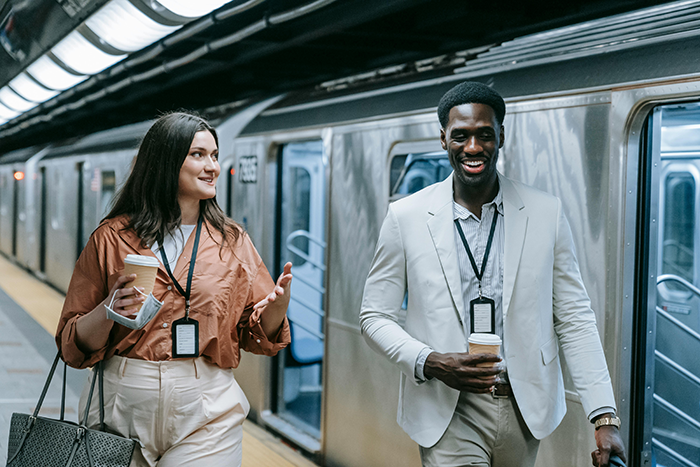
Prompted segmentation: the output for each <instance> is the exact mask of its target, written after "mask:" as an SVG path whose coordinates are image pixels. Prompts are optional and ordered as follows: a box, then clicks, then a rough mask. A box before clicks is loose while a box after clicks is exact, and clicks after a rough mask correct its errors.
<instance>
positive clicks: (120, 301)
mask: <svg viewBox="0 0 700 467" xmlns="http://www.w3.org/2000/svg"><path fill="white" fill-rule="evenodd" d="M217 158H218V139H217V135H216V131H215V130H214V128H212V127H211V126H210V125H209V124H208V123H207V122H206V121H205V120H203V119H201V118H199V117H197V116H194V115H191V114H187V113H172V114H169V115H165V116H163V117H161V118H160V119H158V120H157V121H156V122H155V123H154V124H153V126H152V127H151V129H150V130H149V131H148V133H147V134H146V136H145V137H144V140H143V142H142V143H141V147H140V148H139V151H138V155H137V157H136V161H135V164H134V167H133V170H132V172H131V174H130V176H129V178H128V180H127V181H126V184H125V185H124V188H123V189H122V190H121V192H120V194H119V195H118V197H117V199H116V202H115V204H114V208H113V209H112V211H111V212H110V213H109V215H107V217H106V218H105V220H104V221H103V222H102V223H101V224H100V226H99V227H98V228H97V230H95V232H94V233H93V234H92V236H91V237H90V240H89V241H88V244H87V245H86V247H85V249H84V250H83V252H82V254H81V255H80V258H79V259H78V262H77V263H76V266H75V270H74V272H73V277H72V279H71V283H70V287H69V289H68V294H67V295H66V300H65V303H64V306H63V312H62V314H61V319H60V322H59V325H58V330H57V334H56V341H57V343H58V347H59V349H60V351H61V354H62V357H63V359H64V360H65V361H66V362H67V363H68V364H69V365H71V366H73V367H76V368H86V367H89V366H92V365H95V364H96V363H97V362H99V361H101V360H104V361H105V370H104V371H105V423H106V426H107V428H108V430H109V431H113V432H115V433H118V434H120V435H122V436H126V437H129V438H133V439H136V440H137V441H138V443H139V445H140V447H137V449H136V452H135V453H134V458H133V462H132V466H138V467H142V466H144V467H145V466H151V467H152V466H155V465H157V466H158V467H171V466H202V465H208V466H210V467H215V466H232V465H240V464H241V443H242V427H241V425H242V423H243V420H244V419H245V417H246V415H247V413H248V410H249V405H248V401H247V400H246V398H245V395H244V394H243V392H242V391H241V389H240V387H239V386H238V384H237V383H236V380H235V379H234V377H233V372H232V371H231V369H232V368H235V367H236V366H238V363H239V361H240V349H244V350H247V351H249V352H253V353H256V354H263V355H275V354H276V353H277V352H278V351H279V350H280V349H282V348H283V347H285V346H286V345H287V344H288V343H289V341H290V337H289V324H288V322H287V319H286V317H285V313H286V309H287V305H288V304H289V297H290V284H291V278H292V276H291V274H290V271H291V263H287V264H286V265H285V267H284V272H283V273H282V274H281V275H280V277H279V279H278V281H277V284H275V283H274V282H273V281H272V279H271V277H270V275H269V273H268V272H267V269H266V268H265V265H264V264H263V263H262V260H261V258H260V256H259V255H258V253H257V251H256V250H255V247H254V246H253V244H252V243H251V241H250V238H249V237H248V235H247V234H246V233H245V232H244V231H243V230H242V229H241V228H240V227H239V226H238V225H237V224H235V223H234V222H233V221H232V220H230V219H228V218H227V217H226V216H225V215H224V213H223V211H222V210H221V208H219V206H218V204H217V203H216V200H215V196H216V180H217V177H218V176H219V173H220V170H221V169H220V167H219V163H218V160H217ZM197 239H198V241H196V240H197ZM161 246H162V247H161ZM128 254H137V255H146V256H156V257H157V258H158V259H159V260H160V261H161V264H160V265H159V270H158V273H157V277H156V283H155V286H154V289H153V292H152V295H153V297H154V298H155V299H157V300H158V301H160V302H162V307H161V308H160V310H159V311H158V313H157V314H156V315H155V316H154V317H153V318H152V320H151V321H150V322H148V323H147V324H146V325H145V326H144V327H143V328H142V329H140V330H134V329H130V328H129V327H127V326H122V325H121V324H116V323H115V322H114V321H112V320H110V319H108V317H107V311H106V310H107V308H109V309H110V310H111V311H113V312H115V313H117V314H119V315H122V316H126V317H130V318H133V316H134V315H135V314H136V312H135V311H134V309H135V308H134V307H135V305H140V304H143V303H144V301H145V300H146V298H145V297H144V296H143V293H142V292H143V289H142V288H136V287H125V284H127V283H128V282H130V281H132V280H133V279H134V278H135V275H130V276H124V275H122V271H123V270H124V259H125V257H126V256H127V255H128ZM191 258H194V268H191V267H190V266H191V264H192V261H191ZM166 266H168V267H166ZM188 283H189V285H187V284H188ZM137 289H138V290H137ZM186 296H189V300H187V299H186ZM188 305H189V306H188ZM112 316H114V315H112ZM194 322H197V325H198V329H195V327H194V326H192V324H193V323H194ZM127 324H129V322H127ZM183 324H187V325H190V326H189V327H181V326H182V325H183ZM173 326H175V327H176V329H173ZM183 330H186V331H187V332H190V331H192V333H191V334H190V337H193V336H195V337H194V339H192V340H191V341H189V342H188V341H187V340H186V339H185V338H183V337H182V336H183V335H184V334H182V333H181V331H183ZM178 336H179V337H178ZM185 337H186V336H185ZM178 339H180V340H179V341H178ZM173 340H175V341H177V342H175V343H174V342H173ZM195 342H196V343H198V347H199V349H198V351H197V349H196V344H195ZM183 349H184V350H183ZM180 354H184V355H188V354H192V358H177V357H179V356H182V355H180ZM194 357H196V358H194ZM88 384H89V382H88ZM86 399H87V391H83V396H82V397H81V401H80V405H81V407H83V408H84V407H85V404H86V403H87V401H86ZM83 408H81V411H80V413H81V414H82V413H83V410H84V409H83ZM98 414H99V402H98V399H97V396H96V395H95V396H94V400H93V403H92V405H91V410H90V416H89V417H88V418H89V419H88V420H87V421H84V423H85V422H86V425H88V426H96V425H97V424H98ZM204 462H207V464H205V463H204Z"/></svg>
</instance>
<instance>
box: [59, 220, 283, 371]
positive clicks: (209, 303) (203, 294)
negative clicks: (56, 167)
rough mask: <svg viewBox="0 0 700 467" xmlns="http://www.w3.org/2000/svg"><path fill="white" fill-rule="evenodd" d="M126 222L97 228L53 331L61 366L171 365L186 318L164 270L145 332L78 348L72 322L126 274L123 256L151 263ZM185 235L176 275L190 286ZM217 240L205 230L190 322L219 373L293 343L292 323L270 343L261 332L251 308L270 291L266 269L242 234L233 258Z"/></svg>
mask: <svg viewBox="0 0 700 467" xmlns="http://www.w3.org/2000/svg"><path fill="white" fill-rule="evenodd" d="M126 224H127V218H126V217H117V218H114V219H108V220H105V221H104V222H102V224H100V226H99V227H98V228H97V230H95V232H93V234H92V236H91V237H90V240H89V241H88V244H87V246H86V247H85V249H84V250H83V252H82V253H81V255H80V258H78V262H77V263H76V265H75V270H74V271H73V277H72V278H71V281H70V286H69V288H68V294H67V295H66V300H65V303H64V305H63V311H62V313H61V319H60V321H59V323H58V329H57V331H56V343H57V344H58V348H59V350H60V351H61V354H62V356H63V359H64V360H65V361H66V362H67V363H68V364H69V365H70V366H73V367H75V368H86V367H89V366H92V365H94V364H95V363H97V362H98V361H100V360H103V359H108V358H110V357H111V356H113V355H121V356H124V357H129V358H138V359H141V360H150V361H161V360H170V359H171V358H172V332H171V329H170V327H171V324H172V322H173V321H175V320H178V319H180V318H183V317H184V316H185V298H184V297H183V296H182V295H180V294H179V293H178V291H177V289H176V288H175V286H174V285H173V284H172V281H171V279H170V277H169V276H168V273H167V271H166V270H165V267H164V266H163V265H162V264H161V265H160V268H159V270H158V275H157V277H156V283H155V287H154V288H153V296H154V297H155V298H157V299H158V300H159V301H161V302H163V307H162V308H161V309H160V311H159V312H158V314H157V315H156V316H155V317H154V318H153V319H152V320H151V322H150V323H148V324H147V325H146V326H145V327H144V328H143V329H140V330H132V329H129V328H126V327H124V326H121V325H120V324H117V323H114V324H113V327H112V330H111V332H110V335H109V339H108V340H107V344H106V345H105V346H104V347H103V348H101V349H99V350H97V351H96V352H94V353H92V354H89V355H86V354H84V353H83V352H81V350H80V349H79V348H78V346H77V345H76V335H75V323H76V321H77V319H78V318H79V317H80V316H82V315H84V314H86V313H89V312H90V311H91V310H93V309H94V308H95V307H96V306H97V305H99V304H100V302H102V301H103V300H104V299H105V298H106V297H107V295H108V294H109V291H110V290H111V289H112V286H113V285H114V283H115V282H116V280H117V278H118V277H119V276H121V275H122V271H123V270H124V258H126V255H128V254H139V255H146V256H155V255H154V254H153V252H152V251H151V250H150V249H146V248H141V245H140V243H141V240H140V239H139V238H138V236H137V235H136V232H135V231H133V230H131V229H129V230H124V228H125V226H126ZM194 237H195V235H194V233H193V234H192V235H190V237H189V239H188V240H187V243H186V244H185V248H184V250H183V253H182V255H181V256H180V258H179V259H178V261H177V264H176V266H175V268H174V270H173V276H175V278H176V279H177V281H178V282H179V283H180V284H186V283H187V273H188V270H189V265H190V260H189V256H190V254H191V253H192V246H193V245H194ZM220 243H221V234H220V233H219V232H218V231H217V230H216V229H214V228H213V227H212V226H211V225H209V224H208V223H206V222H205V223H204V226H203V227H202V234H201V238H200V240H199V250H198V251H197V260H196V263H195V270H194V276H193V278H192V297H191V299H190V304H191V307H190V317H191V318H194V319H196V320H197V321H199V349H200V355H201V356H203V357H205V358H206V359H207V360H209V361H210V362H211V363H213V364H215V365H218V366H219V367H221V368H235V367H237V366H238V363H239V362H240V358H241V352H240V349H244V350H247V351H249V352H252V353H255V354H262V355H275V354H276V353H277V352H278V351H279V350H280V349H282V348H284V347H285V346H286V345H288V344H289V342H290V334H289V323H288V321H287V318H285V319H284V322H283V324H282V327H281V328H280V330H279V332H278V333H277V335H276V336H273V338H272V339H268V337H267V336H265V333H264V332H263V330H262V327H261V325H260V314H261V312H260V311H257V312H253V305H254V304H255V303H257V302H258V301H260V300H262V299H263V298H264V297H265V296H266V295H267V294H269V293H270V292H271V291H272V290H273V287H274V285H275V284H274V281H273V280H272V278H271V277H270V274H269V273H268V271H267V268H266V267H265V265H264V264H263V262H262V259H261V258H260V255H259V254H258V252H257V251H256V250H255V247H254V246H253V243H252V242H251V241H250V238H249V237H248V235H247V234H245V233H244V234H243V235H241V237H240V238H239V240H238V242H237V244H236V247H235V249H234V251H232V250H231V249H230V248H228V247H224V248H223V249H222V250H221V258H220V257H219V245H220Z"/></svg>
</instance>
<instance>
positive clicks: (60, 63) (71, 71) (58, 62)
mask: <svg viewBox="0 0 700 467" xmlns="http://www.w3.org/2000/svg"><path fill="white" fill-rule="evenodd" d="M46 56H47V57H48V58H49V59H51V61H52V62H54V63H55V64H56V65H58V66H59V67H61V68H63V71H65V72H66V73H69V74H71V75H73V76H86V75H85V73H80V72H78V71H76V70H74V69H73V68H71V67H70V66H68V64H67V63H65V62H64V61H63V60H61V59H60V58H58V57H57V56H56V55H54V54H53V52H52V51H50V50H49V51H48V52H46Z"/></svg>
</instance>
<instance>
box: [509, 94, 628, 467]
mask: <svg viewBox="0 0 700 467" xmlns="http://www.w3.org/2000/svg"><path fill="white" fill-rule="evenodd" d="M598 102H599V99H597V97H590V98H586V97H584V98H579V99H578V101H577V102H567V103H568V104H569V105H571V104H577V105H574V106H570V107H564V108H557V107H556V105H554V106H553V105H552V104H553V103H552V102H547V100H544V101H540V102H537V101H536V102H534V103H529V104H528V105H525V104H526V103H522V104H519V105H518V106H514V107H515V109H514V110H515V111H514V112H511V113H510V115H508V116H507V117H506V121H505V122H504V125H505V128H506V140H505V147H504V149H503V152H502V156H501V157H502V158H501V160H500V161H499V163H500V166H501V168H502V171H503V173H504V174H505V175H506V176H509V177H511V178H514V179H517V180H521V181H523V182H525V183H527V184H529V185H532V186H534V187H536V188H539V189H541V190H543V191H547V192H549V193H551V194H553V195H555V196H557V197H559V198H560V199H561V200H562V204H563V208H564V212H565V214H566V216H567V218H568V220H569V223H570V225H571V230H572V232H573V236H574V243H575V244H576V251H577V256H578V261H579V266H580V268H581V275H582V277H583V281H584V284H585V285H586V289H587V291H588V294H589V296H590V298H591V304H592V307H593V309H594V310H595V313H596V317H597V324H598V329H599V331H600V332H601V334H603V332H604V331H605V325H606V311H607V310H606V293H607V285H608V284H607V282H608V279H607V276H606V274H607V272H608V271H609V270H610V268H613V269H615V268H616V267H617V264H616V260H615V256H614V255H613V256H612V261H611V260H610V258H611V255H610V254H609V253H610V252H609V251H608V249H607V248H608V243H607V235H608V234H607V230H608V228H609V226H608V223H607V222H606V215H605V213H606V211H607V205H608V194H609V190H608V189H607V186H608V183H609V148H608V144H607V142H608V140H609V136H608V134H609V126H608V120H609V113H610V106H609V105H608V104H599V103H598ZM587 104H592V105H587ZM520 109H523V110H525V109H526V110H527V111H523V112H519V110H520ZM611 263H612V264H611ZM562 361H563V362H564V365H563V367H564V381H565V387H566V389H567V392H569V391H570V394H569V397H568V398H567V406H568V411H569V413H568V414H567V417H566V419H565V421H564V423H562V425H561V426H560V427H559V428H558V429H557V430H556V431H555V432H554V434H552V436H550V437H549V438H548V439H547V440H546V441H545V442H544V443H543V444H542V446H541V449H540V454H539V456H538V463H537V465H538V467H540V466H541V467H544V466H552V467H554V466H556V465H571V466H581V467H583V466H585V465H589V464H590V452H591V451H592V450H593V449H594V448H595V445H594V444H593V436H592V433H591V428H590V423H589V422H588V420H587V418H586V415H587V414H584V413H583V410H582V407H581V405H580V402H579V399H578V396H577V395H576V393H575V387H574V385H573V382H572V380H571V378H570V376H569V375H568V371H567V369H566V362H565V361H564V360H562ZM574 440H579V442H574Z"/></svg>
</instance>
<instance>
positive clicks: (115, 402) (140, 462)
mask: <svg viewBox="0 0 700 467" xmlns="http://www.w3.org/2000/svg"><path fill="white" fill-rule="evenodd" d="M93 377H94V372H92V373H91V375H90V378H89V379H88V382H87V383H86V385H85V387H84V388H83V393H82V395H81V397H80V404H79V406H80V408H79V410H80V411H79V412H78V413H79V414H80V416H81V417H82V414H83V413H85V404H86V402H87V397H88V393H89V391H90V383H91V382H92V378H93ZM104 402H105V425H106V429H107V431H109V432H112V433H115V434H119V435H121V436H125V437H127V438H132V439H135V440H136V441H137V442H138V445H137V447H136V449H135V451H134V457H133V460H132V462H131V467H155V466H157V467H176V466H177V467H195V466H197V467H201V466H206V467H224V466H225V467H230V466H233V467H236V466H240V465H241V459H242V443H243V428H242V425H243V421H244V420H245V417H246V415H248V411H249V409H250V405H249V404H248V400H247V399H246V397H245V395H244V394H243V391H242V390H241V388H240V386H239V385H238V383H237V382H236V380H235V378H234V377H233V371H232V370H230V369H229V370H224V369H221V368H219V367H218V366H216V365H212V364H211V363H207V362H206V361H204V359H202V358H201V357H200V358H197V359H186V360H173V361H164V362H149V361H145V360H137V359H133V358H125V357H119V356H114V357H112V358H110V359H109V360H107V361H106V362H105V370H104ZM99 403H100V402H99V396H98V385H97V384H96V385H95V392H94V394H93V398H92V404H91V405H90V413H89V415H88V420H87V422H88V423H86V425H87V426H88V427H90V428H97V427H98V426H99V414H100V408H99Z"/></svg>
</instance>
